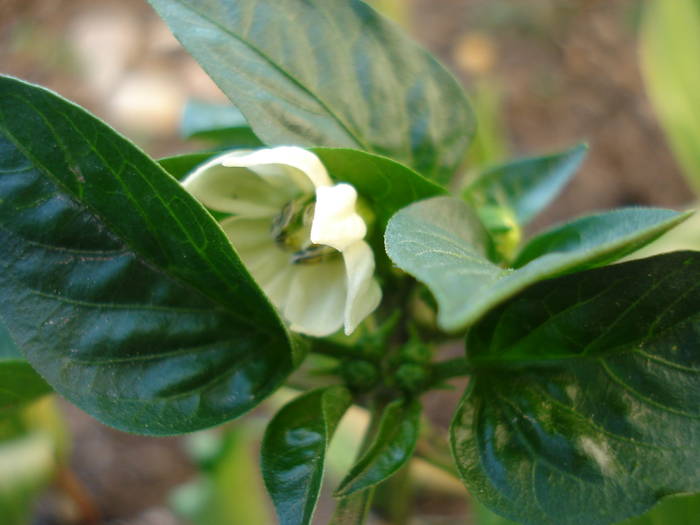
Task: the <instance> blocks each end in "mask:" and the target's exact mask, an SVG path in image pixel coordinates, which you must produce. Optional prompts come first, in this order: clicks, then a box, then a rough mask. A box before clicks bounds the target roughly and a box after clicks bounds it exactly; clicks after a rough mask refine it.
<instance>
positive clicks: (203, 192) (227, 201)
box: [182, 151, 300, 217]
mask: <svg viewBox="0 0 700 525" xmlns="http://www.w3.org/2000/svg"><path fill="white" fill-rule="evenodd" d="M241 155H245V153H242V152H240V151H234V152H231V153H226V154H225V155H220V156H218V157H215V158H213V159H211V160H210V161H209V162H207V163H205V164H203V165H201V166H200V167H199V168H197V169H196V170H195V171H194V172H192V173H191V174H190V175H188V176H187V178H186V179H185V180H184V181H182V185H183V186H184V187H185V189H186V190H187V191H189V192H190V193H191V194H192V195H193V196H194V197H195V198H197V199H198V200H199V201H201V202H202V203H203V204H204V205H205V206H207V207H208V208H211V209H213V210H217V211H221V212H225V213H232V214H236V215H241V216H244V217H271V216H273V215H275V214H276V213H279V211H280V209H281V208H282V207H283V206H284V204H285V203H287V202H288V201H289V200H291V199H292V198H294V197H295V196H297V195H298V194H299V193H300V190H299V189H298V188H297V186H296V185H295V184H292V182H291V181H290V179H289V177H288V176H287V174H286V173H285V171H284V170H282V169H279V168H277V169H276V171H277V174H278V176H277V177H276V179H275V178H273V179H274V180H275V184H271V183H270V180H268V178H267V177H263V176H261V175H260V174H258V173H257V172H255V171H253V170H250V169H248V168H245V167H241V168H235V167H229V166H227V165H226V164H224V163H225V162H230V161H231V159H235V158H238V157H240V156H241ZM282 182H286V184H282Z"/></svg>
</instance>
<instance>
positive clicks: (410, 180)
mask: <svg viewBox="0 0 700 525" xmlns="http://www.w3.org/2000/svg"><path fill="white" fill-rule="evenodd" d="M313 152H314V153H315V154H316V155H318V157H319V158H320V159H321V162H323V165H324V166H325V167H326V169H327V170H328V173H329V174H330V176H331V177H332V178H333V179H334V180H336V181H339V182H340V181H342V182H348V183H350V184H352V185H353V186H354V187H355V189H356V190H357V191H358V193H359V194H360V195H361V196H362V197H363V198H365V199H366V200H367V201H368V205H369V208H370V209H371V211H372V212H373V213H374V214H376V216H377V220H378V222H379V224H380V225H381V228H382V230H383V229H384V227H385V226H386V224H387V222H388V221H389V219H390V218H391V216H392V215H394V213H396V212H397V211H399V210H400V209H401V208H403V207H405V206H408V205H409V204H411V203H412V202H414V201H418V200H423V199H427V198H428V197H435V196H437V195H442V194H444V193H446V192H447V190H445V189H444V188H443V187H441V186H438V185H437V184H435V183H434V182H432V181H430V180H428V179H426V178H425V177H423V176H422V175H419V174H418V173H416V172H415V171H413V170H412V169H410V168H407V167H406V166H403V165H402V164H399V163H398V162H395V161H393V160H391V159H388V158H386V157H381V156H379V155H373V154H371V153H365V152H363V151H359V150H351V149H335V148H313Z"/></svg>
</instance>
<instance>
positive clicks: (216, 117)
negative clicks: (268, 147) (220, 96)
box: [180, 99, 262, 148]
mask: <svg viewBox="0 0 700 525" xmlns="http://www.w3.org/2000/svg"><path fill="white" fill-rule="evenodd" d="M180 132H181V133H182V136H183V137H185V138H188V139H200V140H206V141H211V142H215V143H217V144H220V145H221V146H222V147H223V146H229V147H250V148H254V147H260V146H262V142H260V139H259V138H258V137H256V136H255V133H253V130H252V129H250V126H249V125H248V122H246V119H245V117H244V116H243V114H242V113H241V112H240V111H238V109H236V108H235V107H233V106H231V105H226V104H215V103H212V102H204V101H201V100H195V99H191V100H189V101H188V102H187V104H186V105H185V109H184V110H183V113H182V122H181V123H180Z"/></svg>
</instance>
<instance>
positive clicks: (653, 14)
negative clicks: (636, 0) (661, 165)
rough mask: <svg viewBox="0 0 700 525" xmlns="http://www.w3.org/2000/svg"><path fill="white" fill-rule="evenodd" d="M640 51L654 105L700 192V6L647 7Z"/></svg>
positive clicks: (693, 0) (690, 0)
mask: <svg viewBox="0 0 700 525" xmlns="http://www.w3.org/2000/svg"><path fill="white" fill-rule="evenodd" d="M640 48H641V49H640V51H641V63H642V72H643V73H644V80H645V81H646V86H647V91H648V93H649V97H650V99H651V102H652V103H653V105H654V109H655V110H656V113H657V115H658V117H659V120H660V121H661V125H662V126H663V128H664V131H665V132H666V135H667V137H668V139H669V142H670V144H671V148H672V149H673V152H674V154H675V155H676V158H677V159H678V161H679V163H680V165H681V167H682V168H683V171H684V173H685V176H686V178H687V180H688V182H689V183H690V184H691V185H692V186H693V187H694V189H695V191H696V192H700V109H698V108H700V65H699V64H698V55H700V1H698V0H675V1H673V2H668V1H666V0H649V1H648V2H646V4H645V10H644V15H643V20H642V30H641V43H640Z"/></svg>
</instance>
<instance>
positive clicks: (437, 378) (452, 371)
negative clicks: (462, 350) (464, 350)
mask: <svg viewBox="0 0 700 525" xmlns="http://www.w3.org/2000/svg"><path fill="white" fill-rule="evenodd" d="M431 372H432V383H433V384H438V383H441V382H443V381H446V380H448V379H452V378H454V377H463V376H468V375H470V374H471V373H472V372H473V369H472V367H471V365H470V364H469V363H468V362H467V360H466V359H464V358H463V357H456V358H454V359H448V360H447V361H439V362H437V363H433V365H432V368H431Z"/></svg>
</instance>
